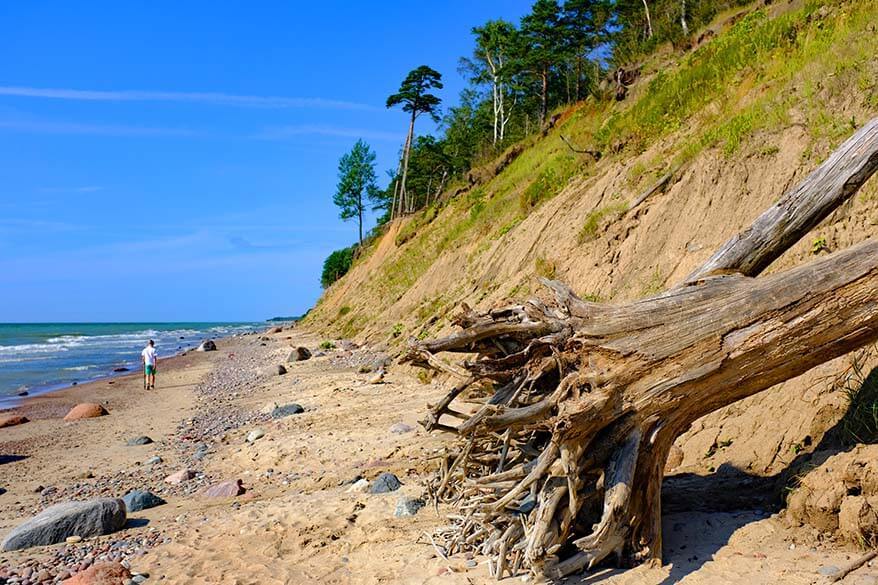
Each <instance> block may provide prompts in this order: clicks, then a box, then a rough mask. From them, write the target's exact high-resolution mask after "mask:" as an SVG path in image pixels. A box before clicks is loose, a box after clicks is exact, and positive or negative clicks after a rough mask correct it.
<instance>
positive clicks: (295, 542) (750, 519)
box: [0, 329, 878, 584]
mask: <svg viewBox="0 0 878 585" xmlns="http://www.w3.org/2000/svg"><path fill="white" fill-rule="evenodd" d="M321 341H323V340H322V339H321V338H318V337H316V336H314V335H311V334H308V333H306V332H300V331H297V330H293V329H285V330H283V331H281V332H279V333H273V334H270V335H268V334H256V335H242V336H237V337H231V338H227V339H222V340H219V341H218V343H217V345H218V351H215V352H207V353H200V352H190V353H188V354H186V355H184V356H180V357H176V358H173V359H169V360H165V361H163V362H161V363H160V371H159V377H158V384H157V389H156V390H155V391H144V390H143V388H142V382H141V380H140V377H139V375H130V376H124V377H121V378H117V379H114V380H103V381H99V382H95V383H91V384H83V385H80V386H77V387H73V388H69V389H66V390H62V391H58V392H54V393H51V394H47V395H44V396H40V397H35V398H32V399H29V400H27V401H25V402H24V404H22V405H21V406H20V407H17V408H16V409H15V412H17V413H20V414H22V415H24V416H26V417H28V418H29V419H31V421H30V422H28V423H25V424H22V425H18V426H13V427H7V428H0V488H2V489H3V490H5V492H0V538H3V537H5V536H6V535H7V534H8V533H9V531H11V530H12V529H13V528H14V527H15V526H17V525H19V524H21V523H22V522H23V521H25V520H27V519H28V518H30V517H32V516H33V515H34V514H36V513H38V512H39V511H41V510H43V509H44V508H45V507H47V506H49V505H51V504H54V503H57V502H62V501H68V500H88V499H91V498H95V497H99V496H104V497H121V496H122V495H124V494H125V493H127V492H128V491H130V490H133V489H146V490H149V491H151V492H153V493H155V494H156V495H158V496H160V497H162V498H164V499H165V500H166V501H167V503H166V504H164V505H160V506H157V507H154V508H150V509H147V510H144V511H139V512H132V513H129V515H128V524H127V525H126V526H125V527H124V528H123V529H122V530H120V531H118V532H115V533H113V534H109V535H106V536H101V537H97V538H88V539H84V540H83V541H82V542H78V543H69V544H58V545H53V546H46V547H37V548H31V549H26V550H22V551H15V552H2V553H0V583H3V582H5V583H53V582H60V581H61V580H62V578H64V577H67V576H69V575H70V574H72V573H76V572H77V571H78V570H83V569H84V568H86V567H87V566H88V565H90V564H93V563H99V562H101V561H103V560H115V561H119V562H121V561H124V562H125V563H126V564H128V565H130V567H131V570H132V571H133V572H135V573H139V574H141V575H148V578H147V579H146V580H145V582H147V583H153V582H163V583H204V584H208V583H210V584H219V583H222V584H233V583H235V584H237V583H240V584H295V583H351V584H355V583H356V584H359V583H362V584H366V583H454V584H457V583H460V584H467V583H488V582H494V581H493V579H492V578H490V577H489V575H488V569H487V566H486V564H485V561H484V559H481V558H479V557H475V558H467V557H466V556H463V555H454V556H451V557H448V558H445V557H444V554H443V552H442V549H440V548H439V547H438V546H435V545H434V544H433V543H431V540H430V536H429V535H430V534H432V532H433V530H435V529H436V528H438V527H440V526H442V525H443V524H444V523H445V522H446V520H445V515H446V514H447V513H448V512H449V511H450V510H449V509H447V508H446V507H445V506H442V507H439V508H438V509H434V508H433V506H432V504H429V503H427V505H426V506H425V507H423V508H421V509H419V510H418V509H417V508H416V507H415V513H414V515H409V516H403V517H398V516H397V515H396V514H395V512H396V510H397V507H398V506H399V505H400V502H401V501H409V500H417V499H424V500H425V502H426V500H428V499H427V498H426V487H425V486H426V482H427V481H428V480H429V479H430V478H431V475H432V473H433V472H434V471H435V467H436V455H437V454H438V453H439V452H440V450H442V449H443V448H445V447H446V446H448V445H449V444H450V443H449V439H448V437H447V436H443V435H442V434H437V433H433V434H428V433H426V432H425V431H424V430H423V428H421V427H420V425H419V424H418V420H419V419H420V418H422V417H423V414H424V410H425V405H426V403H428V402H432V401H435V400H437V399H439V398H440V397H441V396H442V395H443V394H444V392H445V391H446V389H447V385H448V383H449V382H444V383H442V382H439V381H434V382H432V383H428V384H425V383H422V382H420V381H419V380H418V379H417V377H416V376H415V375H414V371H413V370H409V369H408V368H406V367H399V366H391V367H390V368H389V369H388V371H387V374H386V376H385V377H384V378H383V380H380V382H381V383H374V382H378V381H379V380H377V379H376V372H375V370H377V369H379V368H381V367H382V366H383V365H384V364H386V363H387V360H388V358H389V357H390V356H388V355H386V354H384V353H382V352H380V351H374V350H370V349H368V348H356V346H354V345H352V344H349V343H347V342H344V343H343V342H341V341H337V342H336V346H337V348H336V349H331V350H326V351H325V352H323V351H321V350H319V349H318V346H319V344H320V342H321ZM298 346H304V347H307V348H310V351H311V352H312V353H313V354H314V357H312V358H311V359H308V360H306V361H301V362H293V363H290V362H287V358H288V356H289V354H290V352H291V351H292V350H293V349H294V348H295V347H298ZM279 365H283V366H284V368H285V369H286V373H284V374H279V373H278V366H279ZM81 402H96V403H99V404H102V405H104V406H105V408H106V409H107V410H108V411H109V415H107V416H101V417H98V418H92V419H85V420H79V421H74V422H64V421H63V419H62V417H63V416H64V415H65V414H66V413H67V411H68V410H69V409H70V408H71V407H72V406H74V405H75V404H77V403H81ZM291 404H298V405H301V407H302V408H303V409H304V411H303V412H301V413H298V414H289V415H287V416H273V415H272V412H273V411H274V407H275V406H288V405H291ZM254 431H259V432H258V433H256V434H261V436H259V437H258V438H255V439H253V438H252V437H253V436H255V435H254ZM142 435H146V436H148V437H150V438H151V439H152V440H153V442H152V443H149V444H146V445H138V446H127V445H126V442H127V441H128V440H129V439H132V438H135V437H138V436H142ZM248 437H250V438H251V440H250V441H248ZM154 457H160V458H161V462H160V463H147V462H148V461H149V460H150V459H152V458H154ZM184 469H188V470H191V471H193V472H195V473H194V474H193V475H194V477H192V479H190V480H188V481H184V482H182V483H180V484H177V485H171V484H168V483H166V482H165V478H166V477H168V476H170V475H171V474H173V473H175V472H179V471H180V470H184ZM382 473H392V474H394V475H395V476H396V477H397V478H398V479H399V481H400V482H401V484H402V485H401V487H399V489H397V490H396V491H391V492H388V493H376V494H372V493H368V492H362V491H360V490H359V489H357V488H355V487H353V486H354V484H355V482H356V481H358V480H359V479H362V478H365V479H366V480H368V481H369V482H371V485H374V484H375V483H376V482H375V480H376V479H377V478H378V476H379V475H380V474H382ZM236 480H240V481H241V484H242V485H243V487H244V488H245V490H246V491H245V492H244V493H243V494H240V495H237V496H234V497H232V496H229V497H218V498H214V497H208V496H206V495H205V494H204V490H205V488H206V487H208V486H210V485H212V484H216V483H218V482H222V481H232V482H235V481H236ZM664 524H665V535H666V536H665V563H664V566H662V567H649V566H641V567H638V568H636V569H632V570H629V571H622V570H617V569H603V570H601V571H599V572H598V573H597V574H596V575H594V574H593V575H591V576H587V577H576V578H572V579H570V580H569V581H568V582H582V583H592V582H595V579H596V578H597V577H600V578H606V582H608V583H672V582H685V583H778V582H783V583H803V584H804V583H812V582H814V580H815V578H816V577H817V576H819V573H818V571H819V570H820V569H821V567H825V566H834V565H840V564H843V563H845V562H846V561H847V560H848V559H851V558H854V557H855V556H857V553H856V551H852V550H845V549H841V548H834V547H832V546H830V545H828V544H821V543H819V542H816V541H813V542H812V541H808V539H807V538H806V536H807V535H802V534H797V533H794V532H790V531H788V530H786V529H784V528H783V527H782V524H781V521H780V519H779V518H778V516H777V515H772V514H771V513H770V512H768V511H765V510H759V509H754V510H746V511H716V512H694V511H683V512H674V513H670V514H667V515H666V516H665V518H664ZM869 571H871V569H869V570H868V571H862V570H861V571H860V572H858V573H857V576H858V578H865V577H868V576H869V575H870V573H869ZM874 574H875V575H878V573H874ZM528 579H529V578H528ZM4 580H5V581H4ZM520 580H523V578H522V577H516V578H515V581H519V582H520ZM510 582H512V581H510ZM846 582H847V581H846ZM851 582H854V581H851ZM873 582H874V581H873Z"/></svg>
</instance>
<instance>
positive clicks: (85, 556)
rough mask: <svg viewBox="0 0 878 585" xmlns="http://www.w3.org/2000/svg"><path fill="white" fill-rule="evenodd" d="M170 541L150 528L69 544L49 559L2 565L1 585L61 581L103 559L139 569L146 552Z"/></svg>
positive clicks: (26, 584) (55, 550)
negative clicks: (125, 534) (132, 533)
mask: <svg viewBox="0 0 878 585" xmlns="http://www.w3.org/2000/svg"><path fill="white" fill-rule="evenodd" d="M169 541H170V539H169V538H167V537H165V536H163V535H162V534H161V532H159V531H158V530H156V529H154V528H150V529H148V530H146V531H145V532H142V533H140V534H136V535H131V536H127V537H125V538H117V537H114V536H112V535H111V536H104V537H100V538H95V539H90V540H87V541H82V542H79V543H76V544H65V545H63V546H59V547H57V548H55V549H54V550H53V551H51V556H50V557H49V558H41V559H36V558H34V559H28V560H26V561H24V562H22V563H21V564H20V565H19V566H17V567H11V566H7V565H2V566H0V585H13V584H14V585H37V584H50V583H60V582H61V581H63V580H64V579H67V578H68V577H71V576H72V575H75V574H76V573H78V572H80V571H84V570H85V569H87V568H88V567H90V566H91V565H92V564H94V563H99V562H103V561H117V562H121V563H122V565H124V566H125V567H126V568H128V569H131V570H132V572H136V571H135V568H136V563H137V559H138V558H139V557H142V556H143V555H145V554H146V553H147V550H148V549H150V548H152V547H154V546H157V545H159V544H162V543H166V542H169ZM138 574H141V575H143V574H142V573H138ZM144 580H145V579H144Z"/></svg>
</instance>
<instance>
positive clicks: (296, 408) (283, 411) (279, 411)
mask: <svg viewBox="0 0 878 585" xmlns="http://www.w3.org/2000/svg"><path fill="white" fill-rule="evenodd" d="M303 412H305V409H304V408H302V405H301V404H296V403H295V402H293V403H291V404H284V405H283V406H275V407H274V409H273V410H272V411H271V418H284V417H285V416H291V415H294V414H301V413H303Z"/></svg>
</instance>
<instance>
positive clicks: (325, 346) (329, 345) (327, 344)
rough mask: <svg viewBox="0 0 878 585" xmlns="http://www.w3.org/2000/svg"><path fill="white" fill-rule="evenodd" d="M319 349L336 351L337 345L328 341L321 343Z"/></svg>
mask: <svg viewBox="0 0 878 585" xmlns="http://www.w3.org/2000/svg"><path fill="white" fill-rule="evenodd" d="M317 347H319V348H320V349H323V350H328V349H335V344H334V343H332V342H331V341H329V340H328V339H327V340H326V341H321V342H320V345H318V346H317Z"/></svg>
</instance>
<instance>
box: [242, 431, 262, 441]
mask: <svg viewBox="0 0 878 585" xmlns="http://www.w3.org/2000/svg"><path fill="white" fill-rule="evenodd" d="M264 436H265V431H263V430H262V429H253V430H252V431H250V432H249V433H247V439H246V440H247V442H248V443H254V442H256V441H258V440H259V439H261V438H262V437H264Z"/></svg>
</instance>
